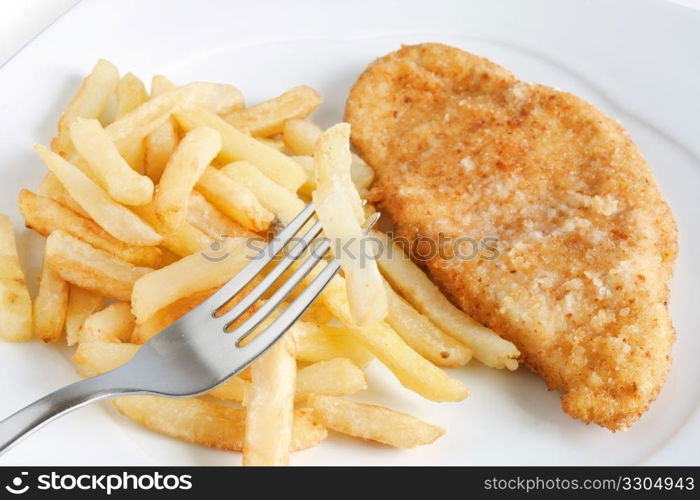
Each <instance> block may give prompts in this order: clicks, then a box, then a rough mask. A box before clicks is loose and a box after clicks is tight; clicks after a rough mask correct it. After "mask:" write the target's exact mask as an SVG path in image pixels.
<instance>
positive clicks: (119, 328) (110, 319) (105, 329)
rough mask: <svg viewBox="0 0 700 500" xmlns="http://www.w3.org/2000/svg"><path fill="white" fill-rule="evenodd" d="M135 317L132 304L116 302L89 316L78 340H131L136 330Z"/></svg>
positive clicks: (81, 341) (117, 341)
mask: <svg viewBox="0 0 700 500" xmlns="http://www.w3.org/2000/svg"><path fill="white" fill-rule="evenodd" d="M134 326H135V318H134V315H133V314H131V305H129V303H127V302H115V303H113V304H110V305H108V306H107V307H105V308H104V309H102V310H101V311H97V312H95V313H93V314H91V315H90V316H88V317H87V318H86V319H85V321H84V322H83V324H82V326H81V328H80V331H79V333H78V341H79V342H80V343H81V344H83V343H86V342H95V341H100V342H111V343H119V342H129V341H130V340H131V336H132V332H133V331H134Z"/></svg>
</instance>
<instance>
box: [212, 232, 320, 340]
mask: <svg viewBox="0 0 700 500" xmlns="http://www.w3.org/2000/svg"><path fill="white" fill-rule="evenodd" d="M330 247H331V244H330V242H329V241H328V240H327V239H325V240H323V241H322V242H321V244H320V245H319V246H318V247H317V248H315V249H314V250H313V252H311V255H309V257H307V258H306V260H305V261H304V262H303V263H302V264H301V265H300V266H299V268H297V269H296V270H295V271H294V273H293V274H292V275H291V276H290V277H289V279H288V280H287V281H285V282H284V283H283V284H282V286H280V287H279V288H278V289H277V291H276V292H275V293H273V294H272V297H270V298H269V299H268V300H267V301H266V302H265V303H264V304H263V305H262V307H260V309H258V310H257V311H255V312H254V313H253V314H252V315H251V316H250V318H248V319H247V320H246V321H244V322H243V324H242V325H240V326H239V327H238V328H236V329H235V330H234V331H233V333H234V334H235V335H241V338H240V339H238V342H240V341H241V340H243V339H244V338H245V337H246V336H247V335H248V334H249V333H250V332H251V331H252V330H253V329H254V328H255V327H256V326H258V325H259V324H260V323H261V322H262V321H263V320H264V319H265V318H266V317H268V316H269V315H270V313H272V311H274V310H275V309H277V307H278V306H279V305H280V304H281V303H282V301H283V300H284V299H286V298H287V297H288V296H289V294H290V293H292V291H293V290H294V288H296V286H297V285H298V284H299V283H301V281H302V280H303V279H304V277H305V276H306V275H307V274H309V272H310V271H311V270H312V269H313V268H314V267H315V266H316V264H317V263H318V262H319V261H320V260H321V259H323V256H324V255H325V254H326V253H327V252H328V250H329V249H330ZM284 258H285V259H288V260H290V263H291V262H293V261H295V260H296V258H294V259H291V258H289V257H284ZM235 320H236V318H234V319H233V320H231V321H229V322H228V323H226V326H225V327H224V330H228V328H229V327H230V326H231V325H232V324H233V322H234V321H235Z"/></svg>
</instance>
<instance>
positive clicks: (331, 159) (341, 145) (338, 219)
mask: <svg viewBox="0 0 700 500" xmlns="http://www.w3.org/2000/svg"><path fill="white" fill-rule="evenodd" d="M349 141H350V125H348V124H339V125H335V126H334V127H331V128H330V129H328V130H327V131H326V132H324V134H323V135H322V136H321V138H320V139H319V140H318V142H317V143H316V152H315V153H314V161H315V163H316V171H317V175H318V187H317V188H316V190H315V191H314V192H313V201H314V207H315V208H316V215H317V216H318V219H319V220H320V221H321V224H322V225H323V231H324V233H325V235H326V237H327V238H329V239H330V240H331V241H332V242H333V244H331V251H332V252H333V253H334V256H335V258H336V259H338V261H339V262H340V265H341V267H342V269H343V273H344V275H345V279H346V281H347V285H348V301H349V305H350V312H351V315H352V318H353V320H354V321H355V323H356V324H357V325H358V326H367V325H370V324H373V323H377V322H379V321H381V320H383V319H384V318H385V317H386V315H387V313H388V306H387V298H386V291H385V289H384V282H383V280H382V276H381V274H379V269H378V268H377V262H376V261H375V259H374V257H373V256H369V255H367V252H368V250H370V249H371V247H372V242H371V241H370V240H369V239H368V238H367V237H366V236H365V234H364V232H363V229H362V226H361V224H362V223H363V222H364V212H363V210H362V201H361V200H360V196H359V194H358V193H357V190H356V189H355V186H354V184H353V183H352V180H351V178H350V149H349V147H350V143H349ZM367 243H369V245H368V244H367ZM338 249H341V251H340V252H338Z"/></svg>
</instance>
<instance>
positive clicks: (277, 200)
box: [221, 161, 304, 224]
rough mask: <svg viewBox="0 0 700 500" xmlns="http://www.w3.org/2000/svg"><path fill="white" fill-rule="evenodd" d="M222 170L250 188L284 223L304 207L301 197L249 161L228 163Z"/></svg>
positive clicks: (239, 183)
mask: <svg viewBox="0 0 700 500" xmlns="http://www.w3.org/2000/svg"><path fill="white" fill-rule="evenodd" d="M221 172H223V173H224V174H226V175H227V176H229V177H230V178H231V179H233V181H234V182H235V183H236V184H238V185H241V186H244V187H246V188H247V189H249V190H250V191H251V192H252V193H253V194H254V195H255V197H256V198H257V200H258V201H259V202H260V204H261V205H262V206H263V207H265V208H266V209H267V210H269V211H270V212H272V213H273V214H275V215H276V216H277V217H278V218H279V219H280V220H281V221H282V223H283V224H288V223H289V222H290V221H291V220H292V219H293V218H294V217H296V216H297V215H298V214H299V212H301V211H302V210H303V209H304V202H302V201H301V200H300V199H299V197H298V196H297V195H296V194H294V193H292V192H290V191H288V190H287V189H285V188H283V187H282V186H280V185H279V184H277V183H276V182H275V181H273V180H272V179H270V178H269V177H267V176H266V175H265V174H263V173H262V172H261V171H260V170H258V169H257V168H255V167H254V166H253V165H251V164H250V163H248V162H245V161H237V162H233V163H230V164H228V165H227V166H225V167H223V168H222V169H221Z"/></svg>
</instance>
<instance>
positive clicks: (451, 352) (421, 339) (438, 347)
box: [386, 284, 472, 368]
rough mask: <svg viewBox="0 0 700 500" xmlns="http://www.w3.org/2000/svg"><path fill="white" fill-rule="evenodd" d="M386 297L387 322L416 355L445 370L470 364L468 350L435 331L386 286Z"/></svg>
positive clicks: (435, 328)
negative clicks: (387, 308) (387, 304)
mask: <svg viewBox="0 0 700 500" xmlns="http://www.w3.org/2000/svg"><path fill="white" fill-rule="evenodd" d="M386 294H387V299H388V300H389V314H388V315H387V317H386V322H387V323H389V326H391V327H392V328H393V329H394V330H396V332H397V333H398V334H399V335H401V338H402V339H404V341H405V342H406V343H407V344H408V345H409V346H411V347H412V348H413V349H414V350H415V351H416V352H417V353H418V354H420V355H421V356H423V357H424V358H425V359H427V360H428V361H430V362H431V363H433V364H434V365H437V366H442V367H446V368H449V367H456V366H464V365H466V364H467V363H469V360H470V359H471V357H472V351H471V349H469V348H468V347H467V346H466V345H464V344H462V343H461V342H458V341H457V340H455V339H454V338H452V337H450V336H449V335H447V334H446V333H444V332H443V331H442V330H440V329H439V328H438V327H436V326H435V325H434V324H433V323H432V322H431V321H430V320H429V319H428V318H426V317H425V316H423V315H422V314H421V313H419V312H418V311H416V310H415V309H414V308H413V307H412V306H411V305H410V304H409V303H408V302H406V301H405V300H404V299H403V298H402V297H400V296H399V294H397V293H396V292H395V291H394V289H393V288H391V286H390V285H388V284H387V285H386Z"/></svg>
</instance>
